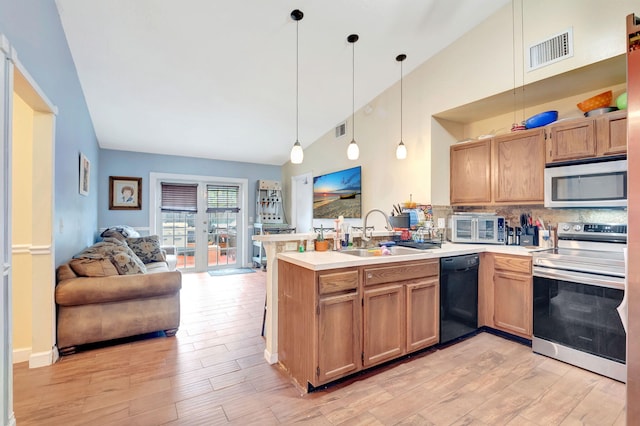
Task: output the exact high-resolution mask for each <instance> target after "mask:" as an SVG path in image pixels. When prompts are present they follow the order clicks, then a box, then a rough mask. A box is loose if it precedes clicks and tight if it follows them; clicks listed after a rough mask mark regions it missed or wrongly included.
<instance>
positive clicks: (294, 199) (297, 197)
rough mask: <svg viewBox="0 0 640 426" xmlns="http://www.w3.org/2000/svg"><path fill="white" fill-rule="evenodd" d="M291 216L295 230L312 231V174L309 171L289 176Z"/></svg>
mask: <svg viewBox="0 0 640 426" xmlns="http://www.w3.org/2000/svg"><path fill="white" fill-rule="evenodd" d="M291 217H292V218H293V223H292V225H293V226H295V228H296V232H312V231H313V229H312V227H313V176H312V174H311V173H305V174H302V175H298V176H292V177H291Z"/></svg>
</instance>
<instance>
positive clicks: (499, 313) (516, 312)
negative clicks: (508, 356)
mask: <svg viewBox="0 0 640 426" xmlns="http://www.w3.org/2000/svg"><path fill="white" fill-rule="evenodd" d="M478 324H479V325H481V326H482V325H484V326H488V327H492V328H495V329H498V330H501V331H504V332H507V333H511V334H514V335H516V336H519V337H524V338H525V339H531V337H532V332H533V276H532V273H531V258H530V257H528V256H515V255H505V254H494V253H482V256H481V258H480V271H479V287H478Z"/></svg>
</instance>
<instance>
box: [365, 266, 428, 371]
mask: <svg viewBox="0 0 640 426" xmlns="http://www.w3.org/2000/svg"><path fill="white" fill-rule="evenodd" d="M363 276H364V279H363V285H364V291H363V295H364V296H363V333H364V339H363V345H362V346H363V366H364V367H369V366H372V365H375V364H379V363H381V362H384V361H388V360H391V359H394V358H397V357H399V356H401V355H404V354H407V353H410V352H413V351H417V350H419V349H422V348H426V347H428V346H431V345H434V344H436V343H438V341H439V339H440V334H439V306H440V298H439V292H440V282H439V277H440V266H439V261H438V260H437V259H433V260H428V261H422V262H414V263H402V264H395V265H390V266H381V267H375V268H365V269H364V273H363Z"/></svg>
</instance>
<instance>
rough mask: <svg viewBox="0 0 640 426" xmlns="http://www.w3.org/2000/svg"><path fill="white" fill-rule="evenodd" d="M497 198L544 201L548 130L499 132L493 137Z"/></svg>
mask: <svg viewBox="0 0 640 426" xmlns="http://www.w3.org/2000/svg"><path fill="white" fill-rule="evenodd" d="M492 143H493V146H494V150H493V152H494V161H493V172H492V176H493V182H494V187H493V201H494V202H495V203H511V204H513V203H518V204H527V203H543V202H544V165H545V156H544V152H545V144H544V130H542V129H535V130H527V131H522V132H514V133H510V134H508V135H504V136H497V137H496V138H495V139H494V140H493V142H492Z"/></svg>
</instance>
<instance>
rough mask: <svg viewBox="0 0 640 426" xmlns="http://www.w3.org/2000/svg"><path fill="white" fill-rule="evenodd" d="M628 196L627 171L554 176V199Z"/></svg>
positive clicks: (590, 199) (594, 198)
mask: <svg viewBox="0 0 640 426" xmlns="http://www.w3.org/2000/svg"><path fill="white" fill-rule="evenodd" d="M626 198H627V172H617V173H596V174H584V175H576V176H564V177H554V178H553V200H554V201H592V200H624V199H626Z"/></svg>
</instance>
